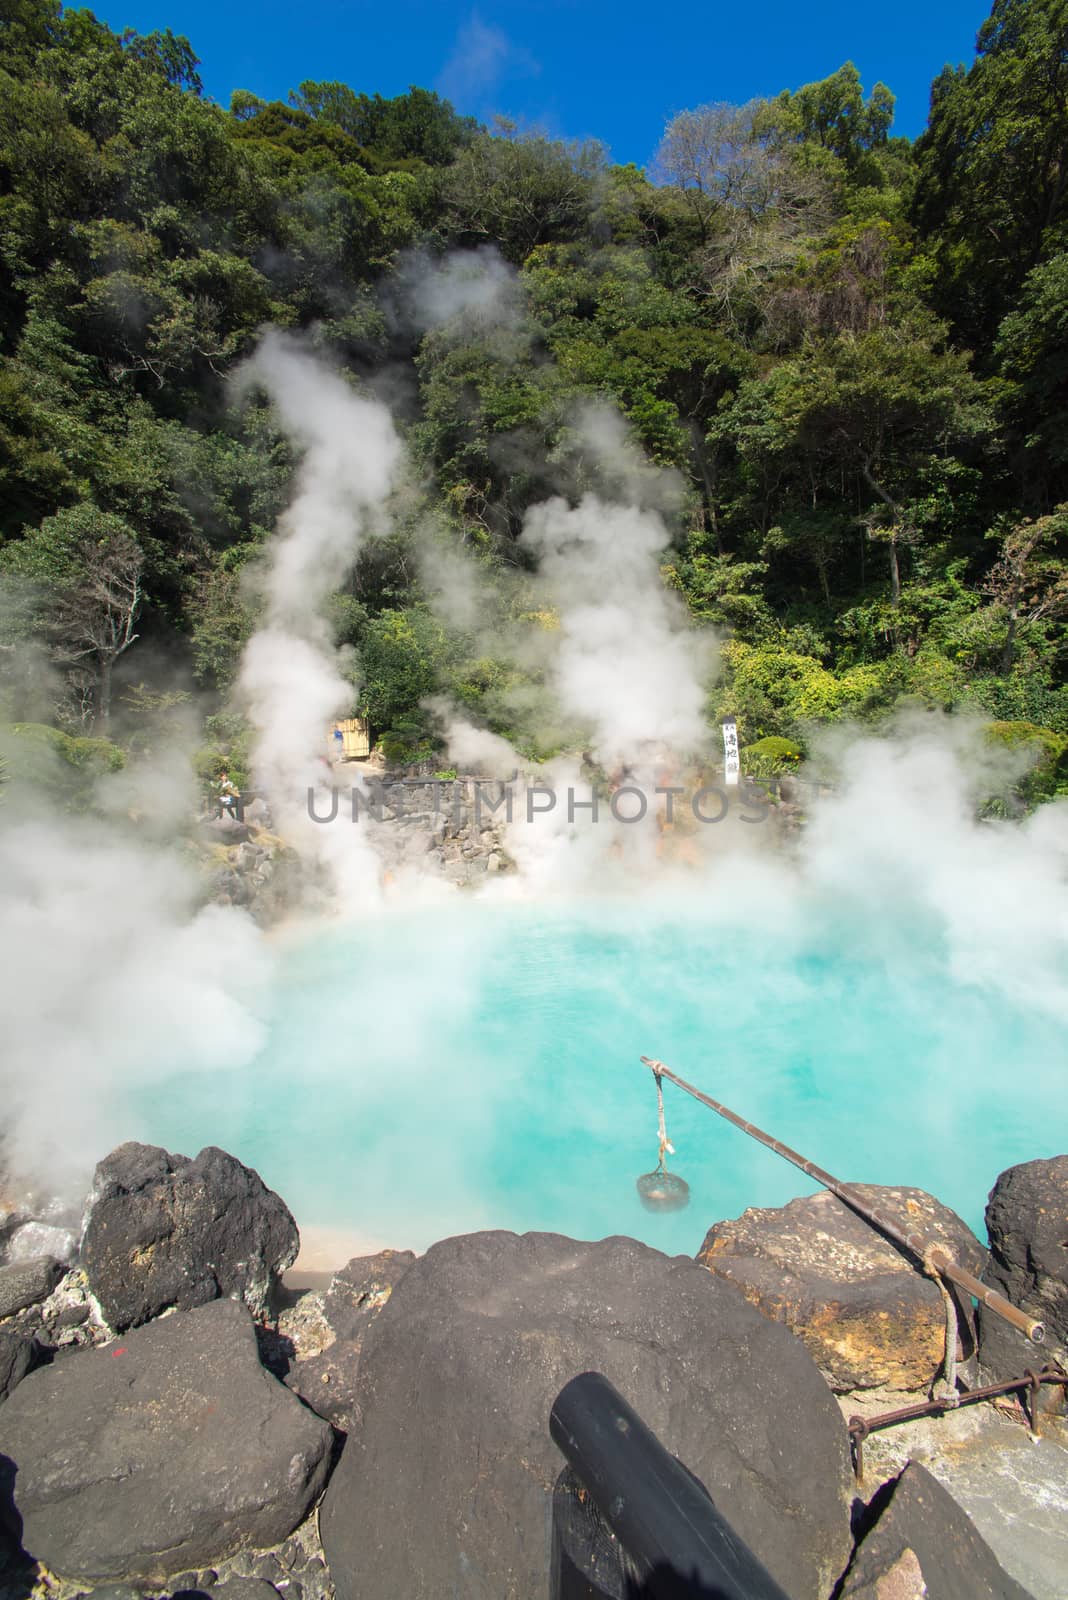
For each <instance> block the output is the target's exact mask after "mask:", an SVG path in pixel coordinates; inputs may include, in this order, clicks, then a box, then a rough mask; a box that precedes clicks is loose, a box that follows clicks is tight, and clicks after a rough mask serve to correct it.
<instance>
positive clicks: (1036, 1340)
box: [641, 1056, 1046, 1344]
mask: <svg viewBox="0 0 1068 1600" xmlns="http://www.w3.org/2000/svg"><path fill="white" fill-rule="evenodd" d="M641 1059H642V1063H643V1065H645V1066H647V1067H649V1068H650V1069H651V1070H652V1072H653V1074H654V1076H656V1077H658V1078H667V1079H668V1080H669V1081H670V1082H671V1083H673V1084H675V1085H676V1086H677V1087H678V1088H679V1089H683V1090H685V1092H686V1093H687V1094H689V1095H692V1096H693V1098H694V1099H695V1100H699V1101H700V1102H701V1104H702V1105H703V1106H708V1108H709V1110H710V1111H714V1112H715V1113H716V1114H717V1116H720V1117H724V1118H726V1120H727V1121H728V1122H733V1124H734V1126H735V1127H736V1128H740V1129H741V1130H742V1132H743V1133H747V1134H748V1135H749V1136H750V1138H751V1139H756V1140H757V1142H758V1143H759V1144H762V1145H765V1146H766V1147H767V1149H769V1150H774V1152H775V1154H776V1155H777V1156H782V1158H783V1160H784V1161H789V1162H791V1163H792V1164H793V1165H794V1166H795V1167H800V1169H801V1171H802V1172H804V1173H807V1174H808V1176H809V1177H810V1178H814V1179H815V1180H816V1182H817V1183H820V1184H822V1185H823V1187H824V1188H825V1189H829V1190H830V1191H831V1193H832V1194H834V1195H837V1196H838V1199H839V1200H841V1201H842V1203H843V1205H847V1206H848V1207H849V1209H850V1210H851V1211H855V1212H856V1213H857V1215H858V1216H859V1217H863V1218H864V1220H865V1222H870V1223H871V1225H872V1227H874V1228H877V1229H878V1230H879V1232H880V1233H883V1234H885V1235H886V1237H887V1238H888V1239H891V1240H893V1242H894V1244H896V1245H898V1246H899V1247H900V1248H901V1249H903V1250H908V1251H909V1252H910V1253H911V1254H912V1255H914V1256H916V1257H917V1258H918V1259H919V1260H920V1262H921V1263H922V1264H923V1266H924V1268H926V1269H927V1270H928V1271H931V1272H934V1273H937V1274H938V1276H939V1277H942V1278H948V1279H949V1281H950V1283H955V1284H957V1285H958V1286H959V1287H960V1288H961V1289H963V1290H965V1292H966V1293H967V1294H970V1295H971V1296H972V1298H973V1299H975V1300H978V1301H979V1302H980V1304H982V1305H984V1306H987V1307H989V1309H990V1310H991V1311H993V1312H995V1313H996V1315H997V1316H999V1317H1002V1318H1004V1320H1005V1321H1006V1322H1008V1323H1010V1324H1011V1325H1012V1327H1014V1328H1017V1329H1018V1330H1019V1331H1020V1333H1023V1334H1026V1335H1027V1337H1028V1338H1029V1339H1030V1340H1031V1342H1032V1344H1042V1343H1043V1341H1044V1340H1045V1337H1046V1329H1045V1326H1044V1325H1043V1324H1042V1323H1041V1322H1038V1321H1036V1320H1035V1318H1034V1317H1029V1316H1028V1315H1027V1313H1026V1312H1025V1311H1020V1310H1019V1309H1018V1308H1017V1307H1016V1306H1014V1305H1013V1304H1012V1303H1011V1302H1010V1301H1008V1300H1006V1299H1005V1296H1004V1295H1000V1294H998V1292H997V1290H996V1289H988V1288H987V1286H986V1284H985V1283H981V1282H980V1281H979V1279H978V1278H977V1277H976V1276H975V1275H974V1273H971V1272H969V1271H968V1269H967V1268H966V1267H962V1266H961V1265H960V1264H959V1263H958V1262H956V1261H954V1259H953V1257H952V1256H951V1255H950V1253H949V1251H948V1250H947V1249H946V1248H945V1246H944V1245H940V1244H935V1243H933V1242H932V1241H931V1240H929V1239H926V1238H924V1236H923V1234H921V1233H904V1232H903V1231H902V1230H901V1229H900V1228H899V1227H898V1226H897V1224H896V1223H895V1222H893V1221H892V1220H891V1219H890V1218H889V1217H887V1216H884V1214H883V1213H882V1212H881V1211H880V1210H879V1209H878V1207H876V1206H872V1205H869V1204H868V1202H867V1200H865V1198H864V1196H863V1195H862V1194H861V1193H860V1192H859V1190H857V1189H854V1188H853V1186H852V1184H848V1183H842V1182H840V1181H839V1179H838V1178H835V1177H832V1175H831V1174H830V1173H829V1172H825V1171H824V1169H823V1168H822V1167H818V1166H817V1165H816V1163H815V1162H814V1161H806V1160H805V1157H804V1156H802V1155H798V1153H797V1151H796V1150H791V1149H790V1147H789V1145H786V1144H782V1143H781V1142H780V1141H779V1140H778V1139H773V1138H772V1136H771V1134H770V1133H765V1132H764V1131H763V1129H761V1128H758V1127H756V1126H755V1125H754V1124H753V1123H752V1122H746V1121H745V1119H744V1118H743V1117H739V1116H738V1115H737V1114H736V1113H735V1112H734V1111H731V1110H729V1109H728V1108H727V1107H726V1106H725V1105H722V1104H721V1103H720V1101H718V1100H713V1099H712V1096H711V1095H707V1094H704V1093H702V1091H701V1090H700V1089H695V1088H694V1086H693V1084H692V1083H687V1082H686V1079H685V1078H680V1077H679V1076H678V1075H677V1073H674V1072H672V1070H671V1068H670V1067H665V1065H664V1063H663V1062H662V1061H657V1060H656V1059H655V1058H653V1057H651V1056H642V1058H641Z"/></svg>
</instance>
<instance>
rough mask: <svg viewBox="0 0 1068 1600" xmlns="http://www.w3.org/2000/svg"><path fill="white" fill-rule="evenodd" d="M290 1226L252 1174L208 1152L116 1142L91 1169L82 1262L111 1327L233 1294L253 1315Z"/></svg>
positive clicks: (277, 1266)
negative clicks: (191, 1152) (189, 1153)
mask: <svg viewBox="0 0 1068 1600" xmlns="http://www.w3.org/2000/svg"><path fill="white" fill-rule="evenodd" d="M299 1245H300V1236H299V1234H298V1232H297V1225H296V1223H295V1222H294V1221H293V1218H292V1217H291V1216H290V1214H289V1210H288V1208H287V1207H286V1205H285V1202H284V1201H283V1200H281V1199H280V1198H279V1196H278V1195H276V1194H275V1193H273V1191H272V1190H270V1189H268V1188H267V1186H266V1185H265V1184H264V1182H263V1180H262V1179H261V1178H260V1176H259V1174H258V1173H256V1172H253V1171H252V1169H251V1167H245V1166H242V1164H241V1162H240V1161H238V1160H236V1159H235V1157H234V1156H230V1155H227V1154H226V1152H225V1150H216V1149H215V1148H214V1147H211V1146H209V1148H208V1149H206V1150H202V1151H201V1152H200V1154H199V1155H198V1156H197V1158H196V1160H195V1161H190V1160H189V1158H188V1157H187V1156H173V1155H169V1154H168V1153H167V1151H166V1150H161V1149H159V1148H158V1146H156V1145H146V1144H124V1145H120V1146H119V1148H118V1149H117V1150H113V1151H112V1153H111V1155H109V1156H107V1157H106V1158H105V1159H104V1160H103V1161H101V1163H100V1165H99V1166H98V1167H97V1169H96V1176H95V1179H94V1182H93V1190H92V1193H91V1195H90V1197H89V1203H88V1207H87V1210H86V1225H85V1234H84V1238H83V1241H82V1263H83V1265H84V1267H85V1271H86V1274H87V1276H88V1278H89V1285H90V1288H91V1289H92V1291H93V1293H94V1294H95V1295H96V1297H97V1299H98V1300H99V1302H100V1305H101V1307H102V1309H103V1312H104V1315H105V1317H106V1318H107V1320H108V1322H109V1323H110V1325H111V1327H113V1328H115V1329H118V1330H120V1331H121V1330H122V1329H123V1328H130V1327H134V1326H136V1325H137V1324H138V1323H141V1322H147V1321H148V1320H149V1319H150V1318H151V1317H154V1316H158V1314H159V1313H160V1312H161V1311H164V1310H166V1309H167V1308H168V1307H170V1306H177V1307H178V1309H179V1310H180V1311H187V1310H189V1309H190V1308H191V1307H193V1306H199V1305H203V1304H204V1303H205V1302H206V1301H208V1300H214V1299H216V1298H218V1297H219V1296H220V1295H240V1296H241V1297H242V1298H243V1299H244V1301H245V1303H246V1304H247V1305H248V1307H249V1309H250V1311H252V1313H253V1315H255V1316H262V1315H263V1313H264V1310H265V1306H266V1302H267V1299H268V1296H269V1294H270V1291H271V1287H272V1284H273V1283H274V1281H275V1279H276V1278H277V1276H278V1274H280V1273H281V1272H284V1271H285V1269H286V1267H288V1266H291V1265H292V1263H293V1262H294V1260H295V1259H296V1255H297V1250H298V1248H299Z"/></svg>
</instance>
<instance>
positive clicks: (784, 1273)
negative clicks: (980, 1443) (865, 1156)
mask: <svg viewBox="0 0 1068 1600" xmlns="http://www.w3.org/2000/svg"><path fill="white" fill-rule="evenodd" d="M855 1187H856V1188H857V1190H858V1191H859V1192H860V1193H861V1194H862V1195H863V1196H864V1197H865V1199H866V1200H868V1201H869V1202H870V1203H871V1204H872V1205H874V1206H877V1207H878V1209H879V1210H880V1211H881V1212H882V1213H883V1214H884V1215H885V1216H887V1217H888V1218H889V1219H890V1220H891V1221H893V1222H895V1223H896V1224H897V1225H898V1226H900V1227H902V1228H903V1230H904V1231H905V1232H910V1233H920V1234H922V1235H924V1237H926V1238H927V1239H929V1240H931V1241H932V1242H934V1241H937V1242H939V1243H941V1244H944V1245H945V1246H947V1248H948V1249H949V1251H950V1253H951V1254H952V1255H953V1256H955V1257H956V1259H957V1260H958V1261H959V1262H960V1263H961V1265H962V1266H965V1267H968V1268H969V1269H970V1270H971V1271H972V1272H975V1273H979V1272H981V1271H982V1268H983V1263H984V1261H985V1260H986V1252H985V1251H984V1250H983V1248H982V1246H981V1245H980V1243H979V1241H978V1239H976V1237H975V1235H974V1234H973V1233H972V1232H971V1231H970V1230H969V1229H968V1227H967V1226H966V1225H965V1224H964V1223H963V1222H962V1221H961V1219H960V1218H959V1217H958V1216H957V1214H956V1213H955V1212H953V1211H950V1210H948V1208H947V1207H946V1206H943V1205H941V1204H940V1203H939V1201H937V1200H935V1199H934V1198H933V1197H932V1196H931V1195H929V1194H926V1193H925V1192H924V1190H922V1189H890V1188H883V1187H880V1186H878V1185H876V1184H868V1183H858V1184H857V1185H856V1186H855ZM697 1259H698V1261H700V1262H701V1263H702V1265H703V1266H706V1267H708V1269H709V1271H710V1272H713V1273H714V1274H715V1275H716V1276H717V1277H720V1278H723V1279H725V1280H727V1281H728V1282H730V1283H732V1284H734V1286H735V1287H736V1288H737V1289H740V1290H741V1292H742V1294H744V1295H745V1297H746V1299H747V1300H748V1301H750V1303H751V1304H752V1305H754V1306H756V1308H757V1310H758V1311H761V1312H762V1313H763V1314H764V1316H766V1317H771V1318H772V1319H773V1320H774V1321H776V1322H783V1323H785V1324H786V1326H787V1327H788V1328H789V1329H790V1330H791V1332H793V1333H795V1334H797V1336H798V1338H799V1339H801V1340H802V1341H803V1342H804V1344H805V1346H806V1348H807V1349H808V1352H809V1354H810V1355H811V1356H812V1359H813V1360H814V1361H815V1363H816V1365H817V1366H818V1367H819V1368H820V1370H821V1372H823V1373H824V1375H825V1377H826V1378H827V1381H828V1383H829V1384H830V1385H831V1387H832V1388H833V1389H836V1390H838V1391H845V1390H850V1389H870V1388H879V1387H887V1388H891V1389H903V1390H924V1389H926V1388H927V1387H928V1386H929V1385H930V1384H931V1382H932V1380H933V1379H934V1378H935V1377H936V1376H937V1374H938V1371H939V1368H940V1366H941V1364H942V1359H943V1355H944V1353H945V1342H946V1341H945V1311H944V1308H943V1302H942V1296H941V1293H940V1292H939V1289H938V1286H937V1284H936V1283H934V1282H933V1281H932V1279H931V1278H929V1277H927V1276H925V1275H924V1273H923V1271H922V1270H921V1269H920V1268H919V1267H918V1265H917V1264H916V1263H915V1262H913V1261H912V1260H910V1259H909V1258H908V1257H906V1256H904V1255H903V1254H902V1253H901V1252H900V1251H899V1250H896V1249H895V1248H894V1246H893V1245H892V1244H890V1243H889V1242H888V1241H887V1240H886V1239H884V1238H883V1237H882V1235H881V1234H878V1233H876V1231H875V1229H874V1228H872V1227H871V1226H870V1225H869V1224H868V1223H866V1222H864V1221H862V1220H861V1218H860V1217H858V1216H857V1215H856V1213H855V1212H853V1211H850V1210H849V1208H848V1207H847V1206H845V1205H843V1204H842V1202H841V1201H840V1200H837V1199H835V1197H834V1195H832V1194H831V1193H830V1191H829V1190H827V1189H821V1190H820V1191H819V1193H818V1194H813V1195H808V1196H806V1197H805V1198H804V1199H802V1200H791V1201H790V1203H789V1205H785V1206H781V1207H777V1208H775V1209H773V1210H755V1209H754V1210H750V1211H745V1212H743V1213H742V1215H741V1216H740V1217H737V1218H735V1219H734V1220H733V1221H730V1222H717V1223H716V1225H715V1227H714V1228H712V1229H711V1230H710V1231H709V1233H708V1235H707V1236H706V1238H705V1242H704V1244H703V1245H702V1246H701V1249H700V1252H699V1254H698V1257H697ZM958 1313H959V1322H960V1330H961V1344H962V1346H963V1348H962V1349H961V1352H960V1353H961V1355H962V1357H963V1358H967V1357H969V1356H971V1355H972V1354H973V1353H974V1329H973V1326H972V1315H973V1314H972V1311H971V1302H970V1301H968V1302H964V1301H960V1302H959V1303H958Z"/></svg>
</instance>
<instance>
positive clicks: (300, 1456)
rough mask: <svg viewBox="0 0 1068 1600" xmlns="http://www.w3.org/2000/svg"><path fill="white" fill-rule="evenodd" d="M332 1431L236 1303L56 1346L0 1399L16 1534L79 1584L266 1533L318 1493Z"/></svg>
mask: <svg viewBox="0 0 1068 1600" xmlns="http://www.w3.org/2000/svg"><path fill="white" fill-rule="evenodd" d="M330 1440H331V1434H330V1429H329V1427H328V1425H327V1424H326V1423H325V1422H322V1421H321V1420H320V1419H319V1418H318V1417H314V1416H313V1415H312V1414H311V1412H310V1411H308V1410H307V1409H306V1407H304V1406H302V1405H301V1404H300V1403H299V1401H298V1400H296V1399H295V1398H294V1396H293V1395H291V1394H290V1393H289V1392H288V1391H287V1390H286V1389H285V1388H283V1386H282V1385H281V1384H280V1383H278V1382H276V1380H275V1379H274V1378H272V1377H271V1376H270V1374H269V1373H267V1372H265V1371H264V1370H263V1368H262V1367H261V1366H260V1363H259V1358H258V1355H257V1353H256V1340H255V1336H254V1333H253V1328H252V1322H251V1320H250V1318H249V1314H248V1312H247V1311H246V1310H245V1309H244V1307H243V1306H240V1305H238V1304H237V1303H236V1302H235V1301H232V1300H221V1301H217V1302H215V1303H214V1304H212V1305H207V1306H203V1307H201V1308H200V1309H198V1310H195V1311H189V1312H183V1313H178V1314H176V1315H174V1316H170V1317H165V1318H163V1319H161V1320H160V1321H159V1322H156V1323H153V1324H152V1325H151V1326H150V1327H147V1328H140V1329H138V1330H136V1331H134V1332H132V1333H129V1334H126V1335H125V1336H124V1337H123V1339H122V1340H121V1341H119V1342H116V1343H114V1344H110V1345H105V1346H104V1347H103V1348H102V1349H99V1350H92V1351H80V1352H78V1353H76V1354H73V1355H70V1356H66V1357H64V1358H63V1359H61V1360H59V1361H57V1362H56V1363H55V1364H54V1365H52V1366H49V1367H44V1368H42V1369H40V1370H39V1371H37V1372H33V1373H31V1374H30V1375H29V1377H27V1378H25V1379H24V1380H23V1382H22V1383H21V1384H20V1385H19V1387H18V1388H17V1389H16V1390H15V1392H14V1394H13V1395H12V1396H11V1397H10V1399H9V1400H8V1401H7V1402H6V1404H5V1405H4V1406H3V1408H2V1410H0V1448H2V1449H3V1452H4V1454H5V1455H6V1456H7V1457H8V1458H9V1459H10V1460H11V1461H12V1462H13V1463H14V1505H15V1510H16V1513H17V1516H18V1518H19V1519H21V1527H22V1542H23V1545H24V1547H25V1549H26V1550H27V1551H28V1552H29V1553H30V1554H31V1555H32V1556H34V1557H35V1558H36V1559H37V1560H39V1561H42V1562H43V1563H44V1564H45V1566H47V1567H48V1568H50V1569H51V1570H52V1571H53V1572H57V1573H59V1574H61V1575H63V1576H65V1577H71V1578H78V1579H91V1578H99V1579H109V1578H122V1579H127V1580H142V1581H146V1582H151V1583H161V1582H163V1581H165V1580H166V1578H167V1576H168V1574H171V1573H175V1572H180V1571H182V1570H183V1569H185V1568H189V1567H198V1566H205V1565H207V1564H208V1563H210V1562H213V1561H215V1560H217V1559H218V1558H220V1557H223V1556H226V1555H228V1554H230V1553H231V1552H233V1551H234V1550H237V1549H239V1548H242V1547H246V1546H252V1547H254V1548H258V1549H259V1548H266V1547H267V1546H270V1545H273V1544H276V1543H278V1542H279V1541H280V1540H282V1539H284V1538H286V1536H287V1535H288V1534H289V1533H290V1532H291V1531H292V1529H293V1528H294V1527H295V1526H296V1525H297V1523H298V1522H299V1521H300V1520H301V1518H302V1517H303V1516H304V1514H305V1512H306V1511H307V1509H308V1507H309V1506H310V1505H311V1504H312V1502H313V1501H314V1500H315V1498H316V1496H317V1495H318V1493H319V1491H320V1490H321V1488H322V1486H323V1483H324V1481H325V1478H326V1473H327V1469H328V1457H329V1449H330Z"/></svg>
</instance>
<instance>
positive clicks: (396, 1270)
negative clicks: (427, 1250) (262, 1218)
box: [285, 1250, 415, 1433]
mask: <svg viewBox="0 0 1068 1600" xmlns="http://www.w3.org/2000/svg"><path fill="white" fill-rule="evenodd" d="M414 1260H415V1256H414V1254H413V1253H412V1251H411V1250H381V1251H379V1253H378V1254H377V1255H374V1256H357V1257H355V1258H354V1259H353V1260H352V1261H350V1262H349V1263H348V1265H347V1266H345V1267H342V1269H341V1271H340V1272H338V1273H336V1274H335V1275H334V1279H333V1282H332V1283H331V1285H330V1289H329V1292H328V1293H327V1294H326V1296H325V1298H324V1301H323V1322H324V1324H325V1327H326V1331H327V1339H328V1341H329V1342H327V1343H325V1344H324V1347H323V1348H322V1349H321V1350H319V1351H317V1352H316V1354H315V1355H312V1356H309V1357H308V1358H307V1359H304V1360H301V1359H300V1355H299V1351H298V1357H297V1360H296V1361H295V1362H294V1363H293V1365H292V1366H291V1367H290V1368H289V1371H288V1372H287V1373H286V1376H285V1382H286V1384H287V1385H288V1386H289V1388H290V1389H292V1390H293V1391H294V1393H295V1394H299V1395H300V1397H301V1399H302V1400H304V1401H305V1402H306V1403H307V1404H308V1405H310V1406H311V1408H312V1410H313V1411H317V1412H318V1413H319V1415H320V1416H321V1417H326V1418H327V1420H328V1421H329V1422H332V1423H333V1424H334V1426H335V1428H340V1429H341V1430H342V1432H344V1433H347V1432H349V1430H350V1429H351V1428H353V1427H355V1425H356V1423H357V1421H358V1420H359V1406H358V1403H357V1398H356V1395H357V1378H358V1375H359V1370H360V1351H361V1349H362V1347H363V1341H364V1337H365V1335H366V1333H367V1330H368V1329H369V1328H370V1326H371V1323H372V1321H373V1320H374V1318H375V1317H376V1316H377V1315H378V1313H379V1312H380V1311H381V1309H382V1307H383V1306H384V1305H385V1303H386V1301H387V1300H388V1299H389V1297H390V1295H391V1293H392V1292H393V1289H394V1288H395V1286H396V1285H397V1284H398V1283H399V1282H400V1280H401V1279H402V1278H403V1276H404V1274H405V1273H406V1272H407V1270H408V1268H409V1267H410V1266H411V1264H412V1262H413V1261H414Z"/></svg>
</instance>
